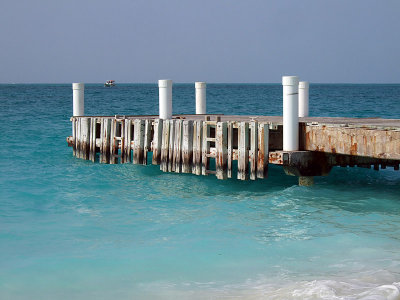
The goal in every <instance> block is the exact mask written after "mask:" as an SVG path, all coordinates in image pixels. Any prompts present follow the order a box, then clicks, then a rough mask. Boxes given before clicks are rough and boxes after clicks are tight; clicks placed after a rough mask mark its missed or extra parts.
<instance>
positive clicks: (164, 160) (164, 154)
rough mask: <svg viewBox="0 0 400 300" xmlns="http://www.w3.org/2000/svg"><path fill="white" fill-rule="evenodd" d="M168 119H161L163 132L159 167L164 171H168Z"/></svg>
mask: <svg viewBox="0 0 400 300" xmlns="http://www.w3.org/2000/svg"><path fill="white" fill-rule="evenodd" d="M169 129H170V121H169V120H164V121H163V134H162V142H161V163H160V169H161V170H162V171H164V172H168V157H169V155H168V150H169V132H170V130H169Z"/></svg>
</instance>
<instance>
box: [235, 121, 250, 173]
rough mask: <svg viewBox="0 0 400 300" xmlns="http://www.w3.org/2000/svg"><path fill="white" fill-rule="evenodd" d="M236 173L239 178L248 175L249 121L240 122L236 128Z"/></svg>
mask: <svg viewBox="0 0 400 300" xmlns="http://www.w3.org/2000/svg"><path fill="white" fill-rule="evenodd" d="M238 134H239V137H238V138H239V140H238V150H239V155H238V174H237V178H238V179H240V180H247V179H248V177H249V150H248V144H249V123H247V122H240V125H239V128H238Z"/></svg>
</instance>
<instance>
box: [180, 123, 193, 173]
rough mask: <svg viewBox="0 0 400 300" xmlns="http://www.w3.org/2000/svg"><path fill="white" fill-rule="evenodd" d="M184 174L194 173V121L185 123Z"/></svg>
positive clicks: (183, 143) (183, 144)
mask: <svg viewBox="0 0 400 300" xmlns="http://www.w3.org/2000/svg"><path fill="white" fill-rule="evenodd" d="M182 130H183V141H182V173H191V172H192V161H193V121H183V129H182Z"/></svg>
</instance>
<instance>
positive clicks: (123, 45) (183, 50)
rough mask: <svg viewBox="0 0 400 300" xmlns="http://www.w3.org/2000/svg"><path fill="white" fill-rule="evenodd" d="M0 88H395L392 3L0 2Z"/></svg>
mask: <svg viewBox="0 0 400 300" xmlns="http://www.w3.org/2000/svg"><path fill="white" fill-rule="evenodd" d="M0 1H1V6H0V38H1V39H0V41H1V43H0V82H3V83H8V82H16V83H20V82H49V83H53V82H63V83H70V82H104V81H105V80H107V79H115V80H116V81H117V82H156V81H157V80H158V79H164V78H170V79H173V80H174V81H175V82H194V81H199V80H203V81H207V82H261V83H263V82H266V83H269V82H280V80H281V76H282V75H298V76H300V78H301V79H302V80H308V81H310V82H327V83H337V82H346V83H358V82H360V83H372V82H376V83H399V82H400V0H394V1H385V0H376V1H368V0H346V1H324V0H312V1H308V0H293V1H285V0H279V1H278V0H277V1H266V0H261V1H252V0H247V1H239V0H230V1H228V0H210V1H209V0H205V1H190V0H166V1H151V0H143V1H135V0H126V1H123V0H108V1H105V0H93V1H86V0H80V1H73V0H69V1H64V0H48V1H46V0H36V1H33V0H27V1H20V0H9V1H6V0H0Z"/></svg>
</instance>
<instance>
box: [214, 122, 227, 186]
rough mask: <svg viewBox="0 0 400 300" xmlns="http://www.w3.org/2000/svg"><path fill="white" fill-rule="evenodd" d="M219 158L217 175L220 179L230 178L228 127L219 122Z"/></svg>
mask: <svg viewBox="0 0 400 300" xmlns="http://www.w3.org/2000/svg"><path fill="white" fill-rule="evenodd" d="M215 135H216V143H215V147H216V148H217V156H216V159H215V167H216V175H217V178H218V179H226V178H228V170H227V158H228V127H227V122H218V123H217V126H216V132H215Z"/></svg>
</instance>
